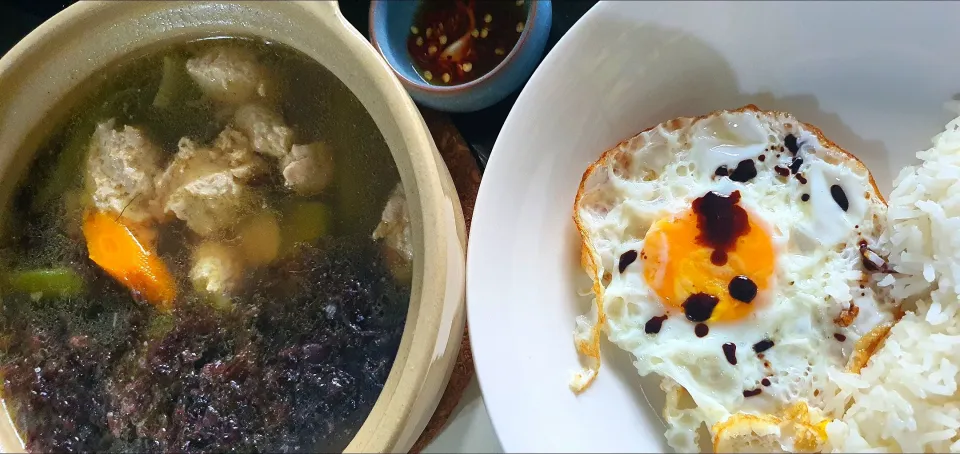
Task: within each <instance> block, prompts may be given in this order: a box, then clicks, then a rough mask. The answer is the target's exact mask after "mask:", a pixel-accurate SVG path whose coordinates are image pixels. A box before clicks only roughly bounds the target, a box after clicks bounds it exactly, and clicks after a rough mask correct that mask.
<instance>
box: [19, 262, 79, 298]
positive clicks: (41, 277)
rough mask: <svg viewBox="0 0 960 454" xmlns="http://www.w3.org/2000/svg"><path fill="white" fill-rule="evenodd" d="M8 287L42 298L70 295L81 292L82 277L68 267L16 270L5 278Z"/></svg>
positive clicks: (76, 294)
mask: <svg viewBox="0 0 960 454" xmlns="http://www.w3.org/2000/svg"><path fill="white" fill-rule="evenodd" d="M7 284H8V285H9V286H10V289H12V290H14V291H17V292H22V293H29V294H35V293H39V294H41V295H42V297H44V298H50V297H61V298H62V297H70V296H78V295H80V294H81V293H83V290H84V282H83V278H82V277H80V275H79V274H77V272H76V271H74V270H72V269H70V268H65V267H64V268H50V269H39V270H26V271H17V272H14V273H12V274H10V276H9V277H8V279H7Z"/></svg>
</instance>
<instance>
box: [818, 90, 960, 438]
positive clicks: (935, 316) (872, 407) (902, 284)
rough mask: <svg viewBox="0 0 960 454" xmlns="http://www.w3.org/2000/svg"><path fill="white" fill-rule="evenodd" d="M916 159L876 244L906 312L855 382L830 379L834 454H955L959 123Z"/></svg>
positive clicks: (843, 376)
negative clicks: (881, 249)
mask: <svg viewBox="0 0 960 454" xmlns="http://www.w3.org/2000/svg"><path fill="white" fill-rule="evenodd" d="M951 107H953V108H957V107H960V105H956V104H955V105H953V106H951ZM956 111H957V112H958V113H960V109H956ZM917 158H919V159H920V160H921V164H920V165H918V166H916V167H908V168H906V169H903V171H902V172H901V173H900V175H899V176H898V177H897V179H896V180H895V181H894V188H895V189H894V190H893V193H892V194H891V195H890V198H889V210H888V213H887V215H888V227H887V228H888V230H887V233H886V234H885V235H884V238H883V239H882V240H883V242H884V247H885V248H886V250H885V251H884V252H886V253H887V254H888V257H889V261H890V264H891V265H892V266H893V268H894V270H895V271H896V272H897V273H898V274H895V275H887V276H886V277H884V278H883V279H882V280H881V281H880V283H879V285H881V286H886V287H890V290H891V294H892V295H893V296H894V297H896V298H898V299H901V300H902V301H904V302H905V304H906V305H907V306H906V307H907V308H910V309H912V310H911V311H909V312H908V313H907V315H906V316H904V318H903V319H902V320H900V322H899V323H897V325H896V326H894V328H893V329H892V330H891V333H890V336H889V337H888V338H887V340H886V342H885V343H884V345H883V347H882V348H881V349H880V350H879V351H878V352H877V353H876V354H875V355H874V357H873V358H872V359H871V360H870V363H868V366H867V367H866V368H864V369H863V370H862V371H861V374H860V375H856V374H850V373H833V374H831V378H832V380H831V382H832V385H831V386H833V387H834V389H828V390H826V391H827V392H828V395H831V394H833V395H835V396H836V398H835V399H832V401H833V402H831V404H832V405H831V406H832V407H833V408H832V409H833V410H835V411H836V413H835V414H839V415H841V416H840V417H839V419H838V420H836V421H834V422H832V423H830V424H829V425H828V426H827V433H828V437H829V441H828V443H829V444H830V446H829V447H830V448H831V449H832V450H833V451H834V452H960V431H958V430H960V390H958V385H957V384H958V382H960V310H958V298H960V117H958V118H957V119H954V120H953V121H951V122H950V123H948V124H947V126H946V130H945V131H944V132H943V133H941V134H939V135H937V136H936V137H934V139H933V147H932V148H930V149H929V150H926V151H922V152H919V153H917ZM826 410H828V411H829V410H831V409H826Z"/></svg>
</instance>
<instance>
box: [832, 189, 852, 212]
mask: <svg viewBox="0 0 960 454" xmlns="http://www.w3.org/2000/svg"><path fill="white" fill-rule="evenodd" d="M830 195H831V196H832V197H833V201H834V202H837V205H839V206H840V209H841V210H843V211H847V210H848V209H849V208H850V201H849V200H847V193H846V192H843V188H841V187H840V185H839V184H835V185H833V186H830Z"/></svg>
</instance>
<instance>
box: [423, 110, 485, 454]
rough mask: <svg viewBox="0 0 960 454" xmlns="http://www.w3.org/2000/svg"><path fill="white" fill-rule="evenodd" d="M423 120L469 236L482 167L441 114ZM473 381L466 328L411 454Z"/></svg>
mask: <svg viewBox="0 0 960 454" xmlns="http://www.w3.org/2000/svg"><path fill="white" fill-rule="evenodd" d="M420 113H421V114H422V115H423V119H424V120H425V121H426V122H427V126H428V127H429V128H430V133H431V134H432V135H433V141H434V142H436V143H437V149H438V150H439V151H440V156H442V157H443V161H444V162H446V164H447V168H448V169H450V176H452V177H453V184H454V186H456V188H457V194H458V195H459V196H460V205H461V207H463V219H464V221H465V222H466V226H467V235H468V236H469V234H470V219H471V218H472V217H473V204H474V203H475V202H476V200H477V190H478V189H479V188H480V168H479V167H478V166H477V161H476V159H474V157H473V154H472V153H471V152H470V147H469V146H468V145H467V142H466V141H465V140H463V137H462V136H460V132H459V131H457V128H456V127H455V126H454V125H453V123H452V122H451V121H450V118H449V117H448V116H447V115H446V114H444V113H441V112H437V111H435V110H430V109H427V108H424V107H421V108H420ZM471 379H473V354H472V353H471V352H470V335H469V333H468V328H467V327H466V326H464V328H463V341H462V342H461V343H460V354H459V355H458V356H457V362H456V363H455V364H454V365H453V373H452V374H451V375H450V382H448V383H447V389H446V390H444V392H443V396H442V397H441V398H440V403H439V404H438V405H437V409H436V411H434V413H433V417H432V418H430V422H428V423H427V426H426V427H425V428H424V429H423V433H422V434H420V438H419V439H417V442H416V443H414V445H413V448H411V449H410V453H411V454H418V453H419V452H420V451H421V450H423V448H424V447H425V446H427V445H428V444H429V443H430V442H431V441H433V439H434V438H436V437H437V435H438V434H439V433H440V431H442V430H443V428H444V426H446V424H447V421H448V420H449V419H450V415H451V414H452V413H453V410H454V409H456V408H457V404H459V403H460V397H461V396H463V391H464V390H465V389H467V385H469V384H470V380H471Z"/></svg>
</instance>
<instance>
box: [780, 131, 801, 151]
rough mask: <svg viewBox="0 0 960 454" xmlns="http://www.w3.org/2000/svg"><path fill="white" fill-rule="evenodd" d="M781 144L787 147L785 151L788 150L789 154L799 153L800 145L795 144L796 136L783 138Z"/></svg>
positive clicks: (788, 135) (789, 135)
mask: <svg viewBox="0 0 960 454" xmlns="http://www.w3.org/2000/svg"><path fill="white" fill-rule="evenodd" d="M783 144H784V145H786V146H787V150H790V154H792V155H796V154H797V152H798V151H800V144H799V143H797V136H795V135H793V134H787V136H786V137H784V138H783Z"/></svg>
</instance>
